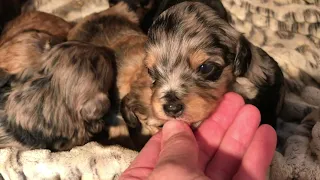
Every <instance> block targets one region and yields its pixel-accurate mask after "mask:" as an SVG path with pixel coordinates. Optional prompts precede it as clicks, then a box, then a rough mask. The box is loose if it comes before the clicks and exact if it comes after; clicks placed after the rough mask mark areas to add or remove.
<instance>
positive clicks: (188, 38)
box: [146, 2, 283, 127]
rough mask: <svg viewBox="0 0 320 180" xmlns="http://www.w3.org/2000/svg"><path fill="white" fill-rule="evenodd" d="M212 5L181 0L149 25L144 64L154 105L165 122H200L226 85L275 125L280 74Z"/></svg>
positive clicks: (227, 88) (279, 102)
mask: <svg viewBox="0 0 320 180" xmlns="http://www.w3.org/2000/svg"><path fill="white" fill-rule="evenodd" d="M218 12H220V11H216V10H214V9H213V8H211V7H210V6H208V5H206V4H204V3H201V2H182V3H178V4H176V5H174V6H171V7H170V8H168V9H167V10H165V11H164V12H163V13H161V15H160V16H159V17H158V18H157V19H156V20H155V21H154V22H153V24H152V26H151V28H150V29H149V34H148V36H149V41H148V43H147V57H146V65H147V67H148V69H149V74H150V76H151V77H152V78H153V80H154V83H153V87H152V92H153V93H152V103H151V104H152V110H153V113H154V116H155V117H156V118H157V119H159V123H160V124H163V123H164V122H165V121H168V120H182V121H186V122H187V123H189V124H192V125H195V126H197V125H199V123H201V122H202V121H203V120H204V119H206V118H207V117H208V116H209V115H210V114H211V113H212V112H213V111H214V109H215V108H216V106H217V104H218V102H219V101H220V100H221V98H222V96H223V95H224V94H225V93H226V92H229V91H235V92H237V93H239V94H241V95H242V96H243V97H244V99H245V100H246V102H247V103H250V104H253V105H255V106H257V107H258V108H259V110H260V111H261V114H262V123H263V124H264V123H267V124H271V125H272V126H273V127H275V126H276V116H277V114H278V112H279V109H280V108H281V105H282V99H283V96H282V93H283V74H282V72H281V70H280V68H279V66H278V64H277V62H276V61H274V60H273V59H272V58H271V57H270V56H269V55H268V54H267V53H265V52H264V51H263V50H262V49H260V48H258V47H255V46H254V45H253V44H251V43H250V42H249V41H247V40H246V38H245V37H244V36H243V35H242V34H241V33H239V32H237V31H236V30H235V29H234V28H233V27H232V26H230V25H229V24H228V22H227V21H226V19H223V18H222V16H221V15H219V13H218Z"/></svg>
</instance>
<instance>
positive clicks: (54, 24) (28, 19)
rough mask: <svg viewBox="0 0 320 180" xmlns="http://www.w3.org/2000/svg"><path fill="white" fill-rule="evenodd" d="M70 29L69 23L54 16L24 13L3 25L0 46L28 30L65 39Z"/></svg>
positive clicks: (43, 13)
mask: <svg viewBox="0 0 320 180" xmlns="http://www.w3.org/2000/svg"><path fill="white" fill-rule="evenodd" d="M71 28H72V25H71V24H70V23H68V22H67V21H65V20H63V19H62V18H60V17H57V16H55V15H52V14H49V13H45V12H40V11H32V12H26V13H22V14H21V15H20V16H18V17H16V18H14V19H13V20H11V21H9V22H8V23H7V24H6V25H5V27H4V29H3V31H2V34H1V41H0V44H1V43H3V42H6V41H8V40H10V39H11V38H13V37H14V36H16V35H18V34H19V33H21V32H24V31H28V30H29V31H30V30H37V31H41V32H45V33H48V34H51V35H53V36H58V37H62V38H65V37H66V36H67V35H68V32H69V30H70V29H71Z"/></svg>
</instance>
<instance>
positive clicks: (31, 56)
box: [0, 12, 71, 81]
mask: <svg viewBox="0 0 320 180" xmlns="http://www.w3.org/2000/svg"><path fill="white" fill-rule="evenodd" d="M70 28H71V25H70V24H69V23H68V22H66V21H64V20H63V19H61V18H58V17H56V16H53V15H50V14H47V13H43V12H31V13H25V14H22V15H20V16H19V17H17V18H15V19H14V20H12V21H10V22H9V23H8V24H7V25H6V26H5V29H4V31H3V33H2V35H1V38H0V69H2V71H4V72H5V73H6V74H8V75H12V76H14V79H15V80H18V81H19V80H25V79H26V78H28V77H29V76H31V75H32V74H33V73H34V72H36V71H37V69H38V68H39V67H41V65H42V62H41V61H40V56H41V55H42V54H43V53H45V52H47V51H48V50H50V49H51V48H52V47H53V46H54V45H56V44H59V43H61V42H64V41H65V40H66V36H67V33H68V32H69V30H70ZM0 78H1V79H4V78H5V77H4V76H3V75H2V74H0Z"/></svg>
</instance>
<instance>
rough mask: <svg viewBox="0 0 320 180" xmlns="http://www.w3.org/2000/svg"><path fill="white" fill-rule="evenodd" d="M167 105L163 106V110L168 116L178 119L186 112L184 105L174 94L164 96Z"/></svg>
mask: <svg viewBox="0 0 320 180" xmlns="http://www.w3.org/2000/svg"><path fill="white" fill-rule="evenodd" d="M164 98H165V100H166V103H165V104H164V105H163V110H164V112H165V113H166V115H167V116H170V117H173V118H177V117H179V116H181V115H182V113H183V111H184V104H183V103H182V102H181V100H180V99H179V98H177V97H176V96H175V94H174V93H173V92H169V93H167V94H166V95H165V96H164Z"/></svg>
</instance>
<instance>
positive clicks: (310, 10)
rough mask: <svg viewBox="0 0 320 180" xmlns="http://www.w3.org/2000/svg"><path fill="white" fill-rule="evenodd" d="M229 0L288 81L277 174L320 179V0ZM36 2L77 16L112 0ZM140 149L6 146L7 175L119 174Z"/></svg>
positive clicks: (3, 167) (239, 23)
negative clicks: (23, 148) (67, 149)
mask: <svg viewBox="0 0 320 180" xmlns="http://www.w3.org/2000/svg"><path fill="white" fill-rule="evenodd" d="M76 2H77V3H78V4H74V3H76ZM222 2H223V4H224V6H225V8H226V9H227V10H228V12H229V13H230V19H231V20H232V25H233V26H234V27H235V28H236V29H237V30H239V31H240V32H243V33H244V34H245V36H246V37H248V39H249V40H250V41H251V42H252V43H254V44H255V45H257V46H259V47H261V48H263V49H264V50H265V51H266V52H268V53H269V54H270V55H271V56H272V57H273V58H274V59H275V60H276V61H277V62H278V63H279V65H280V66H281V68H282V70H283V72H284V74H285V77H286V80H287V83H288V92H287V94H286V99H285V105H284V108H283V110H282V113H281V116H280V117H279V123H278V124H279V128H278V129H277V133H278V136H279V139H278V140H279V142H280V145H281V146H280V147H279V148H278V149H277V152H276V153H275V156H274V159H273V162H272V164H271V166H270V174H269V178H270V179H272V180H282V179H283V180H291V179H292V180H293V179H301V180H304V179H308V180H309V179H310V180H312V179H320V164H319V163H320V161H319V160H320V159H319V158H320V139H319V137H320V111H319V110H318V109H319V106H320V89H319V83H320V1H319V0H273V1H272V0H222ZM50 3H51V4H52V3H54V4H56V7H55V9H51V8H48V7H52V6H51V5H50ZM29 5H31V6H29V7H31V9H38V10H42V11H46V12H50V13H53V14H55V15H58V16H60V17H63V18H65V19H67V20H70V21H76V20H77V19H78V18H79V17H80V18H81V17H84V16H85V15H86V14H88V13H91V12H95V11H100V10H102V9H105V8H108V2H107V0H87V1H85V0H65V1H63V0H52V2H51V1H50V0H33V1H30V4H29ZM76 5H77V6H76ZM74 7H77V8H74ZM88 7H90V8H88ZM66 9H69V11H66ZM70 10H71V11H70ZM136 154H137V152H134V151H130V150H126V149H123V148H120V147H117V146H110V147H101V146H99V145H98V144H96V143H89V144H87V145H85V146H83V147H77V148H74V149H73V150H71V151H70V152H61V153H52V152H50V151H48V150H35V151H25V152H22V151H17V150H15V149H4V150H0V173H1V175H2V178H4V179H6V180H7V179H8V180H9V179H102V180H103V179H106V180H107V179H117V177H118V176H119V174H121V172H123V170H124V169H125V168H126V167H127V166H128V165H129V164H130V162H131V161H132V160H133V159H134V157H135V156H136ZM0 179H1V177H0Z"/></svg>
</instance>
